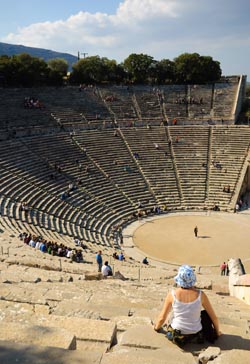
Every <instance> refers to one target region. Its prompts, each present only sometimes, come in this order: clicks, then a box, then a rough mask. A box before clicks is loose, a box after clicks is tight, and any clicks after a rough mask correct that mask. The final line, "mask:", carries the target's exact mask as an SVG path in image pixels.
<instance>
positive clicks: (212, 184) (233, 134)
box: [208, 126, 250, 209]
mask: <svg viewBox="0 0 250 364" xmlns="http://www.w3.org/2000/svg"><path fill="white" fill-rule="evenodd" d="M249 142H250V130H249V128H248V127H237V126H228V127H220V126H216V127H213V128H212V139H211V160H210V161H211V163H210V172H209V195H208V205H209V206H213V205H215V204H217V205H219V206H220V207H221V208H223V209H227V208H229V209H233V208H234V206H232V204H231V201H232V197H233V196H234V193H235V190H236V187H237V183H238V180H239V178H240V177H241V171H242V167H243V164H244V162H245V159H246V157H247V155H248V150H249ZM212 162H215V163H219V165H220V166H221V167H220V166H219V168H218V167H216V166H214V165H213V163H212ZM228 185H229V186H230V193H228V192H223V189H224V186H225V187H228Z"/></svg>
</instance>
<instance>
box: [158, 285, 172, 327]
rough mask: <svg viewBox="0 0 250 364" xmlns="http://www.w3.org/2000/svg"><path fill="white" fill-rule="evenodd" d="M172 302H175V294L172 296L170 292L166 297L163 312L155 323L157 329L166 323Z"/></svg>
mask: <svg viewBox="0 0 250 364" xmlns="http://www.w3.org/2000/svg"><path fill="white" fill-rule="evenodd" d="M172 302H173V296H172V294H171V292H169V293H168V295H167V297H166V299H165V302H164V305H163V308H162V310H161V313H160V315H159V317H158V320H157V321H156V323H155V325H154V330H155V331H158V330H159V329H160V328H161V326H162V325H163V324H164V322H165V321H166V319H167V316H168V314H169V312H170V310H171V308H172Z"/></svg>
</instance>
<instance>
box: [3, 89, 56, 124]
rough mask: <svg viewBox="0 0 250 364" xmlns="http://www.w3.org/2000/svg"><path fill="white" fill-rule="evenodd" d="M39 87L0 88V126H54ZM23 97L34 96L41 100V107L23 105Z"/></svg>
mask: <svg viewBox="0 0 250 364" xmlns="http://www.w3.org/2000/svg"><path fill="white" fill-rule="evenodd" d="M43 95H44V94H43V93H41V91H40V90H39V89H35V90H34V89H30V88H27V89H23V88H21V89H19V88H9V89H0V99H1V104H0V128H3V129H6V128H7V129H9V130H11V129H17V128H25V129H27V128H29V127H37V126H40V127H42V126H46V127H49V126H55V121H54V120H53V118H52V117H50V113H49V112H48V110H47V105H46V100H44V98H43ZM25 97H34V98H37V99H39V100H40V101H41V103H42V105H43V108H42V109H39V108H38V109H33V108H32V109H27V108H25V107H24V99H25Z"/></svg>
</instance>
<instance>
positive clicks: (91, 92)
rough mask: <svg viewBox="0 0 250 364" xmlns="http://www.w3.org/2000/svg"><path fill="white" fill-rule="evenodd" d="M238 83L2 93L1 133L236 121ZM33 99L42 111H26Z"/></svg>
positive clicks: (0, 111) (59, 89) (17, 90)
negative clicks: (27, 100)
mask: <svg viewBox="0 0 250 364" xmlns="http://www.w3.org/2000/svg"><path fill="white" fill-rule="evenodd" d="M238 85H239V80H238V78H237V80H235V79H233V80H229V81H228V82H222V83H216V84H213V85H212V84H208V85H165V86H160V87H158V88H154V87H151V86H130V87H127V86H113V87H111V86H107V87H98V88H97V87H90V88H85V89H83V90H82V91H81V92H79V89H78V88H77V87H66V88H53V87H52V88H49V89H48V88H46V87H44V88H43V87H41V88H39V89H0V97H1V105H0V115H1V116H0V127H1V128H3V129H11V130H12V129H15V128H27V127H37V126H38V125H39V126H40V127H41V126H51V127H55V126H58V124H59V125H62V126H65V127H67V126H71V125H75V126H79V125H81V124H86V123H90V124H92V123H94V124H96V122H99V123H100V122H102V121H105V122H106V125H108V124H109V123H110V125H113V122H114V121H116V122H118V123H119V122H121V121H124V120H128V121H129V122H130V123H132V122H133V121H136V120H138V121H140V120H148V121H151V122H153V121H157V120H158V121H160V120H165V121H167V120H168V121H169V123H171V122H172V121H173V120H174V119H176V120H177V121H178V122H185V121H190V122H191V121H194V120H196V121H197V120H198V121H200V122H202V121H205V120H210V119H211V120H212V119H216V120H217V119H218V118H224V119H225V122H227V121H228V120H231V119H232V118H233V105H234V100H235V97H236V94H237V89H238ZM25 97H34V98H35V99H39V100H40V101H41V105H42V108H41V109H40V108H38V109H36V108H34V109H33V108H31V109H29V108H25V107H24V98H25Z"/></svg>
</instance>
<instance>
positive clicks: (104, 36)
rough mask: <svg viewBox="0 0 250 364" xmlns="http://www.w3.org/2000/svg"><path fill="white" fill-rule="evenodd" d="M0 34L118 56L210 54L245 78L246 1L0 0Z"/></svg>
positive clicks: (248, 45)
mask: <svg viewBox="0 0 250 364" xmlns="http://www.w3.org/2000/svg"><path fill="white" fill-rule="evenodd" d="M0 6H1V12H0V41H1V42H6V43H12V44H23V45H27V46H33V47H42V48H47V49H53V50H56V51H62V52H68V53H72V54H75V55H77V52H78V51H80V52H87V53H88V55H97V54H98V55H100V56H101V57H108V58H110V59H116V60H117V61H118V62H120V61H123V60H124V59H125V58H126V57H127V56H128V55H129V54H131V53H145V54H148V55H151V56H153V57H154V58H155V59H157V60H160V59H163V58H168V59H174V58H175V57H177V56H178V55H180V54H181V53H184V52H189V53H193V52H197V53H199V54H201V55H210V56H212V57H213V58H214V59H215V60H218V61H219V62H220V63H221V68H222V71H223V74H225V75H230V74H247V75H248V81H249V80H250V61H249V59H250V22H249V13H250V1H249V0H238V1H235V0H210V1H208V0H120V1H117V0H72V1H69V0H6V1H5V0H0Z"/></svg>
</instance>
